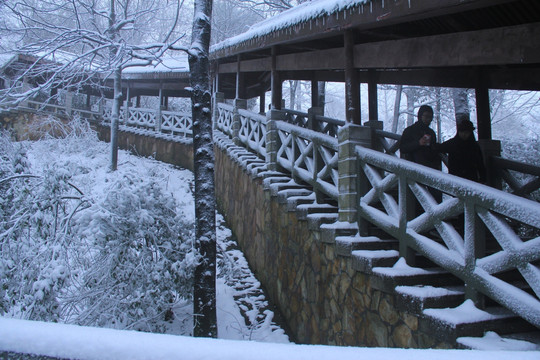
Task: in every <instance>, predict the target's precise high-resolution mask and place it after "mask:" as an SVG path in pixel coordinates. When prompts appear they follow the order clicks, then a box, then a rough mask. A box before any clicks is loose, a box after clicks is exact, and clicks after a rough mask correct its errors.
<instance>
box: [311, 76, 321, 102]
mask: <svg viewBox="0 0 540 360" xmlns="http://www.w3.org/2000/svg"><path fill="white" fill-rule="evenodd" d="M311 107H312V108H316V107H319V83H318V81H316V80H315V79H311Z"/></svg>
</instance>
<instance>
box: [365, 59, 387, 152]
mask: <svg viewBox="0 0 540 360" xmlns="http://www.w3.org/2000/svg"><path fill="white" fill-rule="evenodd" d="M376 75H377V74H376V73H375V70H369V71H368V109H369V121H368V122H367V125H368V126H369V127H370V129H371V148H372V149H374V150H377V151H384V149H383V146H382V144H381V142H380V141H379V140H378V137H377V134H376V131H377V130H382V129H383V126H384V124H383V122H382V121H379V100H378V96H377V77H376Z"/></svg>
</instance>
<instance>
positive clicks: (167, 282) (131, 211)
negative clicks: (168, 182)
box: [70, 176, 196, 332]
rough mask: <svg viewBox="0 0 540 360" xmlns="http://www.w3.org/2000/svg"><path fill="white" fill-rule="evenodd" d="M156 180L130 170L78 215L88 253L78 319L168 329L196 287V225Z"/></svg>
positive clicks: (79, 232)
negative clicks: (177, 210) (178, 212)
mask: <svg viewBox="0 0 540 360" xmlns="http://www.w3.org/2000/svg"><path fill="white" fill-rule="evenodd" d="M175 208H176V204H175V201H174V200H173V198H171V197H168V196H165V194H164V193H163V192H162V191H161V190H160V187H159V186H157V184H156V183H154V182H153V181H148V180H145V179H137V178H134V177H130V176H126V177H124V178H122V179H120V180H118V181H117V182H115V183H113V184H112V185H111V186H110V188H109V189H107V196H106V198H105V199H104V200H103V201H102V202H101V203H96V204H93V205H92V206H91V207H90V208H88V209H86V210H85V211H82V212H80V213H79V214H77V215H76V216H75V218H74V222H75V223H76V224H77V226H76V234H77V237H79V238H80V240H81V243H80V246H81V247H82V248H81V250H83V248H87V249H91V250H90V251H88V252H87V254H86V256H85V257H84V264H83V266H82V268H83V270H84V271H83V272H82V274H81V276H80V279H79V281H78V282H79V284H80V285H79V288H78V289H77V291H76V292H77V293H78V294H79V298H78V299H72V301H71V302H70V305H72V306H74V307H76V308H78V309H81V311H80V313H79V314H77V316H76V317H74V319H73V321H74V322H76V323H78V324H82V325H98V326H109V327H116V328H131V329H137V330H144V331H153V332H163V331H164V330H165V328H164V325H163V320H164V319H165V320H168V319H172V316H173V306H174V305H175V304H176V303H177V302H178V301H179V300H182V299H186V298H189V297H190V296H191V292H192V277H193V276H192V275H193V274H192V271H193V268H194V265H195V261H196V259H195V256H194V255H193V254H194V253H193V251H192V235H191V231H190V229H191V228H192V224H186V223H185V221H184V220H183V219H182V218H180V217H177V216H176V215H175Z"/></svg>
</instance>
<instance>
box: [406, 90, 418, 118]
mask: <svg viewBox="0 0 540 360" xmlns="http://www.w3.org/2000/svg"><path fill="white" fill-rule="evenodd" d="M406 94H407V126H411V125H412V124H413V123H414V103H415V100H416V92H415V91H414V90H409V91H407V92H406Z"/></svg>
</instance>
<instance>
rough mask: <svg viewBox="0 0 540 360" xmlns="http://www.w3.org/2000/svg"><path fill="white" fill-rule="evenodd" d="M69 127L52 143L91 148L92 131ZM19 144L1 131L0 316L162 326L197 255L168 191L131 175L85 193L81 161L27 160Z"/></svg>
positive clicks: (184, 292)
mask: <svg viewBox="0 0 540 360" xmlns="http://www.w3.org/2000/svg"><path fill="white" fill-rule="evenodd" d="M75 122H76V121H75ZM72 124H73V123H72ZM71 126H73V125H71ZM66 131H67V130H66ZM74 132H75V133H76V134H73V133H70V134H68V136H67V137H66V139H63V140H62V141H57V140H55V142H54V143H55V144H60V145H61V146H62V151H65V152H66V153H68V154H75V157H77V158H80V156H81V153H82V154H84V155H85V156H89V157H91V156H92V153H93V152H95V151H96V149H97V148H99V146H100V145H101V144H100V143H99V142H97V141H96V140H97V136H96V134H95V133H90V132H86V133H85V132H84V131H82V132H81V131H80V129H75V131H74ZM77 133H78V134H82V136H81V137H79V135H77ZM86 136H88V138H86ZM21 145H22V144H20V143H17V144H14V143H12V142H11V141H9V139H8V137H7V136H2V137H0V157H1V158H2V162H1V166H0V224H1V225H0V250H1V251H0V315H7V316H11V317H18V318H25V319H33V320H41V321H62V322H68V323H76V324H83V325H90V326H107V327H115V328H119V329H126V328H127V329H136V330H145V331H153V332H164V331H165V327H166V324H167V321H171V320H173V319H174V316H175V312H174V307H175V306H176V305H177V304H178V303H179V302H183V301H186V300H190V299H191V297H192V291H193V290H192V282H193V269H194V266H195V264H196V262H197V256H196V253H195V252H194V251H193V224H192V223H189V222H188V221H187V219H186V218H185V217H184V216H183V215H182V214H181V212H180V213H178V214H177V208H178V205H177V204H176V201H175V200H174V198H173V197H171V196H170V194H166V193H164V192H163V190H162V186H160V185H159V184H158V183H156V182H155V181H154V180H152V178H150V179H149V180H146V179H145V178H141V177H138V176H135V175H133V176H128V175H126V176H123V177H121V176H120V175H118V176H114V177H113V176H112V175H110V176H111V177H112V178H113V179H116V180H115V181H110V182H109V185H108V187H105V188H103V189H100V192H99V193H97V194H94V193H91V192H89V193H85V194H83V193H82V191H80V190H79V188H78V187H76V186H75V185H73V184H72V183H71V181H72V180H71V176H72V174H77V173H78V172H83V173H86V172H88V171H90V170H89V169H86V168H85V165H84V164H81V163H80V161H73V162H70V161H65V160H61V161H56V160H52V161H51V162H47V163H44V164H43V165H42V167H43V168H31V167H30V166H29V161H28V160H27V156H26V154H25V148H24V147H23V146H21ZM98 151H99V150H98ZM101 192H103V193H104V195H101Z"/></svg>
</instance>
